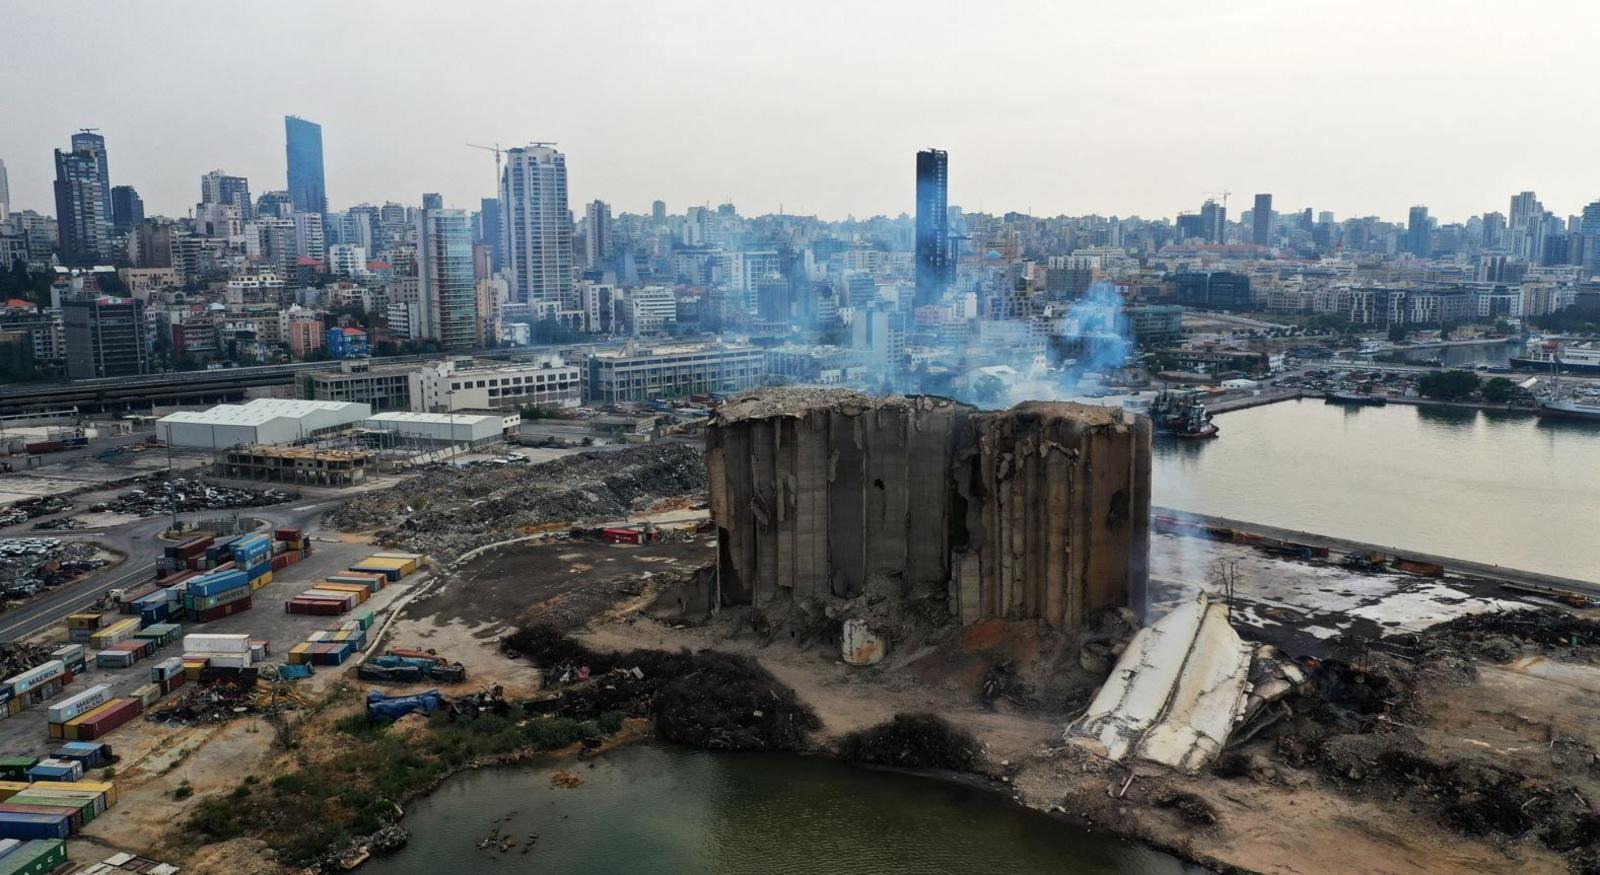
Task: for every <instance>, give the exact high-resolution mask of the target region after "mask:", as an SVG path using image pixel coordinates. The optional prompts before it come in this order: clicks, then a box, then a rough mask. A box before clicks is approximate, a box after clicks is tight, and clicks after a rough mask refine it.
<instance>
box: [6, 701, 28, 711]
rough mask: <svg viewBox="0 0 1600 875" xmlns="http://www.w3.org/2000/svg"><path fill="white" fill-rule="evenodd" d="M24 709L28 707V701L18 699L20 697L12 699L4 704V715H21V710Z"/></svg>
mask: <svg viewBox="0 0 1600 875" xmlns="http://www.w3.org/2000/svg"><path fill="white" fill-rule="evenodd" d="M26 707H28V700H27V699H25V698H20V697H19V698H15V699H12V700H11V701H9V702H7V703H6V714H7V715H12V714H21V713H22V709H24V708H26Z"/></svg>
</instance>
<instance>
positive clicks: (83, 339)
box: [61, 295, 150, 380]
mask: <svg viewBox="0 0 1600 875" xmlns="http://www.w3.org/2000/svg"><path fill="white" fill-rule="evenodd" d="M61 323H62V329H63V333H64V334H65V335H66V341H67V343H66V346H67V376H68V377H70V378H71V379H74V380H86V379H91V378H94V377H127V376H133V375H135V374H143V373H146V372H148V371H149V370H150V347H149V345H148V344H147V343H146V342H145V327H144V304H143V303H142V302H140V301H139V300H138V299H136V298H113V297H110V296H104V295H103V296H98V297H84V298H69V299H67V300H64V301H62V302H61Z"/></svg>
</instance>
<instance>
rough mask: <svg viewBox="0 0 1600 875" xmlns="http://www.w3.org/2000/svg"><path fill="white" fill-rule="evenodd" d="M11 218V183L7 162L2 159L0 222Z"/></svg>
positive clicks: (0, 169) (0, 168)
mask: <svg viewBox="0 0 1600 875" xmlns="http://www.w3.org/2000/svg"><path fill="white" fill-rule="evenodd" d="M10 218H11V183H10V181H9V180H7V179H6V162H4V161H0V222H4V221H6V220H8V219H10Z"/></svg>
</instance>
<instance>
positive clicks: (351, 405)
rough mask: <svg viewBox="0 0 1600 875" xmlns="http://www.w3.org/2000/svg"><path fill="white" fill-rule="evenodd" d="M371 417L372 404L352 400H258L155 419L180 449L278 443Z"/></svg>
mask: <svg viewBox="0 0 1600 875" xmlns="http://www.w3.org/2000/svg"><path fill="white" fill-rule="evenodd" d="M370 415H372V407H371V405H368V404H360V403H357V402H351V401H301V400H298V399H294V398H256V399H254V400H252V401H250V402H249V403H247V404H219V405H217V406H216V407H213V408H211V409H209V410H180V411H178V412H177V413H172V414H168V415H167V416H163V417H161V419H159V420H157V421H156V434H158V435H159V436H160V437H161V438H162V439H163V440H165V441H166V442H167V443H170V444H172V445H173V446H179V447H209V448H211V449H222V448H224V447H233V446H238V445H240V444H281V443H288V442H290V441H295V440H300V439H303V438H307V437H311V436H312V435H313V434H317V433H319V432H324V431H328V430H332V429H340V428H344V427H348V426H352V425H355V424H356V423H358V422H360V421H361V420H363V419H365V418H367V417H368V416H370Z"/></svg>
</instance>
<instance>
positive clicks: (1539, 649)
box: [1419, 608, 1600, 662]
mask: <svg viewBox="0 0 1600 875" xmlns="http://www.w3.org/2000/svg"><path fill="white" fill-rule="evenodd" d="M1419 643H1420V644H1421V645H1422V646H1423V647H1424V648H1426V649H1442V648H1450V649H1454V650H1457V651H1459V652H1461V653H1463V654H1464V655H1466V656H1472V657H1476V658H1480V659H1487V660H1489V661H1491V662H1510V661H1511V660H1513V659H1516V658H1517V657H1519V656H1525V655H1530V654H1550V653H1558V654H1559V655H1560V656H1561V657H1563V658H1565V659H1577V660H1583V661H1589V662H1592V661H1594V660H1595V658H1596V657H1600V622H1596V621H1594V620H1586V619H1584V618H1582V617H1579V616H1575V615H1573V614H1570V613H1567V612H1566V611H1563V610H1558V609H1556V608H1528V609H1526V610H1520V611H1503V612H1498V613H1487V612H1486V613H1481V614H1467V615H1465V616H1462V617H1457V618H1455V619H1454V620H1451V621H1449V622H1447V623H1441V624H1439V625H1437V626H1434V627H1432V628H1430V629H1428V631H1427V632H1426V633H1424V635H1423V636H1421V641H1420V642H1419Z"/></svg>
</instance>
